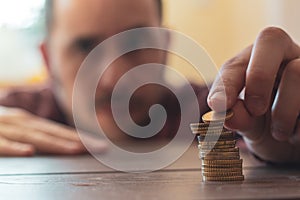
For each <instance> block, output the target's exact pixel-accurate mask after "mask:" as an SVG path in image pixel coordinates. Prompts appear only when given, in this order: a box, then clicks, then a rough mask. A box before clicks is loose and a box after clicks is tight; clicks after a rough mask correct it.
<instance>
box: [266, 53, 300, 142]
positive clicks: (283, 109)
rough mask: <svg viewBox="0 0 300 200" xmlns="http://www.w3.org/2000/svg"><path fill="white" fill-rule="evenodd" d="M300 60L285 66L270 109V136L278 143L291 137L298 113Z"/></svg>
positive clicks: (299, 108) (299, 109) (299, 105)
mask: <svg viewBox="0 0 300 200" xmlns="http://www.w3.org/2000/svg"><path fill="white" fill-rule="evenodd" d="M299 85H300V59H296V60H293V61H291V62H290V63H288V64H287V65H286V68H285V70H284V72H283V74H282V78H281V82H280V85H279V89H278V91H277V95H276V98H275V101H274V104H273V107H272V135H273V137H274V138H275V139H277V140H279V141H287V140H288V139H289V137H290V136H292V134H293V132H294V129H295V126H296V122H297V118H298V116H299V111H300V104H299V102H300V93H299V92H298V90H299Z"/></svg>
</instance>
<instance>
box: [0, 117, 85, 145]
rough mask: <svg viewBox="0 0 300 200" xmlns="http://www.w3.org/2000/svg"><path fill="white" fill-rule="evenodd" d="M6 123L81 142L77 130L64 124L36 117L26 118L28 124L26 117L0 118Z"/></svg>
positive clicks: (0, 120)
mask: <svg viewBox="0 0 300 200" xmlns="http://www.w3.org/2000/svg"><path fill="white" fill-rule="evenodd" d="M1 122H2V123H6V124H10V125H14V126H18V127H24V128H25V129H31V130H36V131H41V132H44V133H48V134H50V135H53V136H55V137H60V138H64V139H67V140H73V141H76V142H79V141H80V138H79V137H78V134H77V133H76V131H75V130H73V129H71V128H69V127H67V126H64V125H62V124H59V123H56V122H53V121H50V120H47V119H43V118H40V117H36V116H34V115H28V116H27V117H26V122H24V116H22V117H20V118H19V117H10V116H9V115H8V116H2V117H0V123H1Z"/></svg>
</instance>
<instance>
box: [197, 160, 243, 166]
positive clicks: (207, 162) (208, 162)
mask: <svg viewBox="0 0 300 200" xmlns="http://www.w3.org/2000/svg"><path fill="white" fill-rule="evenodd" d="M202 162H203V164H205V165H223V164H224V165H233V164H242V163H243V159H238V160H203V161H202Z"/></svg>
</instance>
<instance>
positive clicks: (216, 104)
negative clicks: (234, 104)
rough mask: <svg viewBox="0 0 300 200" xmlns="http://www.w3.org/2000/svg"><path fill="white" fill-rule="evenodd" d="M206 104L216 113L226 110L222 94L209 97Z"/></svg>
mask: <svg viewBox="0 0 300 200" xmlns="http://www.w3.org/2000/svg"><path fill="white" fill-rule="evenodd" d="M208 104H209V106H210V107H212V108H213V109H214V110H216V111H224V110H226V95H225V93H224V92H221V91H219V92H215V93H213V94H212V95H210V96H209V99H208Z"/></svg>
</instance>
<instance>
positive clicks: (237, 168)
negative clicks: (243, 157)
mask: <svg viewBox="0 0 300 200" xmlns="http://www.w3.org/2000/svg"><path fill="white" fill-rule="evenodd" d="M201 170H202V171H203V172H224V173H227V172H241V173H242V171H243V170H242V168H240V167H236V168H216V167H214V168H209V167H202V168H201Z"/></svg>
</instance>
